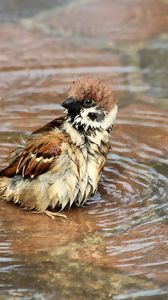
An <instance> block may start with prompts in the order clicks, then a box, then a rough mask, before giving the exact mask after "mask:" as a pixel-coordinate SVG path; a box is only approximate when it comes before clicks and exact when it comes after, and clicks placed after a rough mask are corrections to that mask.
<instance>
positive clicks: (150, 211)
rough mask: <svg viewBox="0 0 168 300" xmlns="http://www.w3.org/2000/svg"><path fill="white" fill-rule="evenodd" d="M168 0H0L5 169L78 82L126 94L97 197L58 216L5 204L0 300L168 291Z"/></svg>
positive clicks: (0, 149) (156, 295)
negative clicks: (99, 82) (21, 139)
mask: <svg viewBox="0 0 168 300" xmlns="http://www.w3.org/2000/svg"><path fill="white" fill-rule="evenodd" d="M167 16H168V1H166V0H148V1H146V0H119V1H118V0H113V1H111V0H105V1H100V0H94V1H91V0H90V1H89V0H85V1H84V0H83V1H82V0H81V1H72V0H71V1H70V0H69V1H68V0H67V1H54V0H50V1H44V0H37V1H30V0H29V1H26V0H25V1H22V2H20V1H17V0H13V1H10V0H6V1H5V0H4V1H1V2H0V22H1V26H0V37H1V38H0V166H1V168H3V167H4V166H5V165H6V162H5V158H6V157H7V155H8V153H9V151H10V150H11V148H12V147H13V146H14V142H15V141H16V140H17V136H18V135H19V134H20V133H23V135H24V134H27V133H29V132H31V131H32V130H33V129H35V128H38V126H41V125H43V124H44V123H45V122H47V121H49V120H52V119H53V118H55V117H56V116H58V115H60V114H61V113H62V110H61V107H60V105H59V104H60V103H61V102H62V100H63V99H65V97H66V90H67V88H68V87H69V85H70V83H71V82H72V80H74V79H76V78H78V77H80V76H82V75H99V76H101V77H102V78H103V79H104V80H106V81H107V82H109V83H110V84H111V86H112V87H113V90H114V92H115V94H116V97H117V98H118V103H119V107H120V110H119V114H118V120H117V122H116V126H115V128H114V131H113V135H112V139H111V151H110V154H109V159H108V162H107V164H106V167H105V170H104V173H103V176H102V179H101V182H100V185H99V192H98V193H97V195H96V196H95V197H94V198H93V199H90V200H89V202H88V205H87V206H86V207H85V208H77V209H75V208H74V209H72V210H71V211H67V212H66V213H67V216H68V220H67V221H66V220H60V219H56V220H55V221H52V220H50V219H49V218H48V217H47V216H43V215H37V214H32V213H30V212H26V211H24V210H22V209H20V208H19V207H16V206H13V205H11V204H7V203H3V202H1V208H0V299H9V300H10V299H12V300H13V299H14V300H16V299H24V300H28V299H38V300H39V299H40V300H41V299H51V300H55V299H59V300H62V299H67V298H69V299H71V300H73V299H100V300H102V299H114V300H125V299H143V300H144V299H152V300H153V299H154V300H156V299H159V300H160V299H165V300H166V299H168V99H167V95H168V87H167V70H168V55H167V50H168V39H167V36H168V35H167V33H166V30H167V28H168V18H167Z"/></svg>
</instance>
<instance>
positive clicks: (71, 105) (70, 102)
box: [62, 97, 81, 114]
mask: <svg viewBox="0 0 168 300" xmlns="http://www.w3.org/2000/svg"><path fill="white" fill-rule="evenodd" d="M62 106H63V107H64V108H66V109H67V110H68V111H69V112H70V113H72V112H73V113H75V114H77V113H78V112H79V111H80V109H81V104H80V102H79V101H77V100H75V99H74V98H72V97H70V98H68V99H66V100H65V101H64V102H63V103H62Z"/></svg>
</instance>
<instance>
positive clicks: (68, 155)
mask: <svg viewBox="0 0 168 300" xmlns="http://www.w3.org/2000/svg"><path fill="white" fill-rule="evenodd" d="M62 106H63V107H64V108H65V109H66V115H65V116H63V117H60V118H57V119H55V120H53V121H51V122H50V123H48V124H47V125H45V126H44V127H42V128H41V129H39V130H36V131H35V132H33V133H32V134H31V136H30V138H29V139H28V140H27V141H24V140H22V141H21V144H20V145H19V147H18V148H17V149H16V150H15V151H14V152H12V153H11V156H10V158H9V161H10V163H9V166H8V167H7V168H5V169H4V170H2V171H1V172H0V197H1V198H2V199H4V200H6V201H13V202H14V203H19V204H20V205H21V206H22V207H24V208H25V209H27V210H34V211H37V212H39V213H46V214H47V215H49V216H51V217H52V218H54V216H63V217H66V216H65V215H63V214H62V213H61V211H62V210H63V209H64V208H65V207H71V206H72V204H76V205H78V206H81V205H83V204H84V203H85V202H86V200H87V198H88V196H89V195H93V194H94V193H95V191H96V188H97V185H98V181H99V179H100V176H101V172H102V170H103V166H104V164H105V162H106V156H107V153H108V151H109V140H110V136H111V130H112V127H113V124H114V121H115V119H116V114H117V104H116V101H115V97H114V95H113V93H112V90H111V88H110V87H109V86H108V85H107V84H106V83H104V82H103V81H101V80H100V79H95V78H88V77H87V78H82V79H80V80H77V81H75V82H73V84H72V86H71V87H70V89H69V95H68V98H67V99H66V100H65V101H64V102H63V103H62ZM58 211H59V212H58Z"/></svg>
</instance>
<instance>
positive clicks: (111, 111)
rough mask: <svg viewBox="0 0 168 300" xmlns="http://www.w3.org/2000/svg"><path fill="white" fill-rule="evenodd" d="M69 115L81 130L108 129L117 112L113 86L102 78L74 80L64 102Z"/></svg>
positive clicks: (71, 120) (63, 104)
mask: <svg viewBox="0 0 168 300" xmlns="http://www.w3.org/2000/svg"><path fill="white" fill-rule="evenodd" d="M62 106H63V107H64V108H66V109H67V117H68V118H69V120H70V122H71V123H72V125H73V127H75V128H76V129H77V130H79V131H81V132H82V131H84V132H86V131H87V129H101V128H102V129H108V128H110V127H112V125H113V123H114V121H115V119H116V114H117V105H116V100H115V97H114V95H113V93H112V90H111V88H110V87H109V86H108V85H107V84H106V83H105V82H103V81H101V80H100V79H95V78H90V77H87V78H82V79H80V80H77V81H75V82H73V84H72V86H71V87H70V89H69V95H68V98H67V99H66V100H65V101H64V102H63V103H62Z"/></svg>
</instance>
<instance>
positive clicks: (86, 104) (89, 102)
mask: <svg viewBox="0 0 168 300" xmlns="http://www.w3.org/2000/svg"><path fill="white" fill-rule="evenodd" d="M92 103H93V100H91V99H85V100H84V102H83V104H84V107H90V106H91V105H92Z"/></svg>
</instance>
